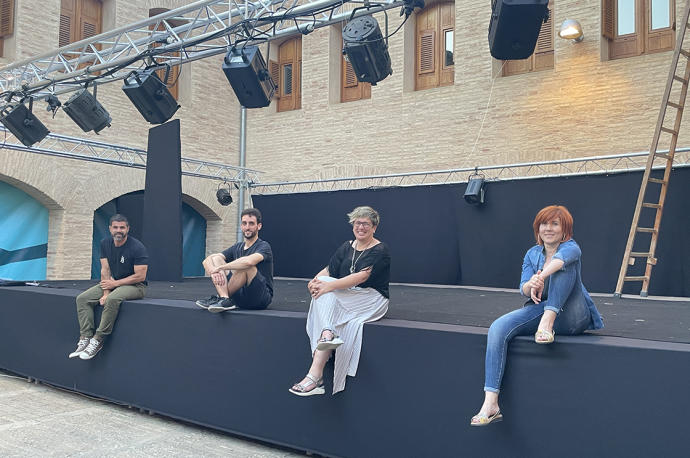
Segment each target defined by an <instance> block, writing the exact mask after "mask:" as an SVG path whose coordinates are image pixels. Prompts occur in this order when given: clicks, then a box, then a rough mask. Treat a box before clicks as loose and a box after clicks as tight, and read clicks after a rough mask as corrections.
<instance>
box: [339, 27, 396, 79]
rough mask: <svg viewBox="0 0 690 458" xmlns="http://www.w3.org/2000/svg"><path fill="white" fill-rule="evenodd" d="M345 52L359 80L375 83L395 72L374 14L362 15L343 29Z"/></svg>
mask: <svg viewBox="0 0 690 458" xmlns="http://www.w3.org/2000/svg"><path fill="white" fill-rule="evenodd" d="M343 41H344V42H345V45H344V48H343V52H344V53H345V54H346V55H347V59H348V60H349V61H350V64H352V69H353V70H354V71H355V74H356V75H357V80H358V81H360V82H367V83H371V84H372V85H375V84H376V83H378V82H379V81H381V80H382V79H384V78H385V77H387V76H388V75H391V74H392V73H393V69H392V68H391V56H390V55H389V54H388V47H387V46H386V42H385V41H384V40H383V35H382V34H381V28H380V27H379V23H378V22H377V21H376V19H374V18H373V17H372V16H360V17H358V18H355V19H353V20H352V21H350V22H349V23H348V24H347V25H346V26H345V28H344V29H343Z"/></svg>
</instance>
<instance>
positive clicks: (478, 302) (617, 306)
mask: <svg viewBox="0 0 690 458" xmlns="http://www.w3.org/2000/svg"><path fill="white" fill-rule="evenodd" d="M95 283H96V282H95V281H94V280H78V281H75V280H63V281H45V282H41V283H40V284H41V286H45V287H53V288H69V289H76V290H85V289H87V288H88V287H90V286H92V285H94V284H95ZM306 283H307V280H301V279H276V280H275V282H274V296H273V303H272V304H271V306H270V307H269V308H270V309H272V310H286V311H295V312H305V313H306V312H307V311H308V310H309V295H308V294H307V288H306ZM390 292H391V301H390V306H389V310H388V314H387V315H386V318H392V319H398V320H409V321H423V322H430V323H445V324H456V325H463V326H479V327H489V325H490V324H491V322H492V321H493V320H494V319H496V318H497V317H498V316H500V315H502V314H504V313H506V312H509V311H511V310H514V309H515V308H517V307H520V306H521V305H522V304H523V303H524V301H525V299H524V298H523V297H522V296H521V295H520V294H519V293H518V292H517V290H514V291H505V290H498V291H494V290H490V289H475V288H470V287H440V286H436V285H400V284H393V285H391V287H390ZM213 293H214V290H213V288H212V287H211V283H210V280H209V279H208V278H203V277H195V278H186V279H185V280H184V281H183V282H182V283H172V282H160V281H154V282H149V287H148V290H147V293H146V297H148V298H152V299H176V300H189V301H194V300H196V299H198V298H201V297H208V296H210V295H211V294H213ZM593 299H594V302H595V303H596V305H597V308H598V309H599V311H600V312H601V314H602V316H603V317H604V324H605V328H604V329H602V330H599V331H594V332H593V333H594V334H598V335H606V336H617V337H628V338H633V339H644V340H657V341H664V342H679V343H690V298H687V299H686V298H681V299H680V300H679V299H677V298H668V299H667V300H663V299H654V300H652V299H643V298H639V299H635V298H629V297H625V298H620V299H616V298H614V297H613V296H612V295H611V296H601V295H597V296H593Z"/></svg>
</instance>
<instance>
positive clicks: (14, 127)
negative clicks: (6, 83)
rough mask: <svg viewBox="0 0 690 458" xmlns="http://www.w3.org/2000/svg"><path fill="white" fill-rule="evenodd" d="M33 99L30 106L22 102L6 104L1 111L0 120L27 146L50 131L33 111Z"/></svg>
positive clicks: (38, 140)
mask: <svg viewBox="0 0 690 458" xmlns="http://www.w3.org/2000/svg"><path fill="white" fill-rule="evenodd" d="M32 108H33V99H29V108H26V105H24V104H23V103H22V102H19V103H17V104H15V105H11V104H8V105H6V106H5V107H4V108H3V110H2V112H0V122H1V123H2V124H3V125H4V126H5V127H7V130H9V131H10V132H12V135H14V136H15V137H17V140H19V141H20V142H22V143H23V144H24V145H26V146H31V145H33V144H34V143H36V142H40V141H41V140H43V139H44V138H45V137H46V135H48V134H49V133H50V131H49V130H48V129H47V128H46V126H44V125H43V123H42V122H41V121H39V120H38V118H37V117H36V116H34V114H33V113H32V111H31V110H32Z"/></svg>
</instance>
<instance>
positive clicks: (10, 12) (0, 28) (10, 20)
mask: <svg viewBox="0 0 690 458" xmlns="http://www.w3.org/2000/svg"><path fill="white" fill-rule="evenodd" d="M13 33H14V0H0V37H6V36H8V35H12V34H13Z"/></svg>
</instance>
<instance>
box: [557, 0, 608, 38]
mask: <svg viewBox="0 0 690 458" xmlns="http://www.w3.org/2000/svg"><path fill="white" fill-rule="evenodd" d="M615 8H616V0H601V34H602V35H603V36H604V37H605V38H608V39H609V40H613V39H614V38H615V37H616V29H615V22H616V21H615V18H616V10H615ZM549 20H550V19H549Z"/></svg>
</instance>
